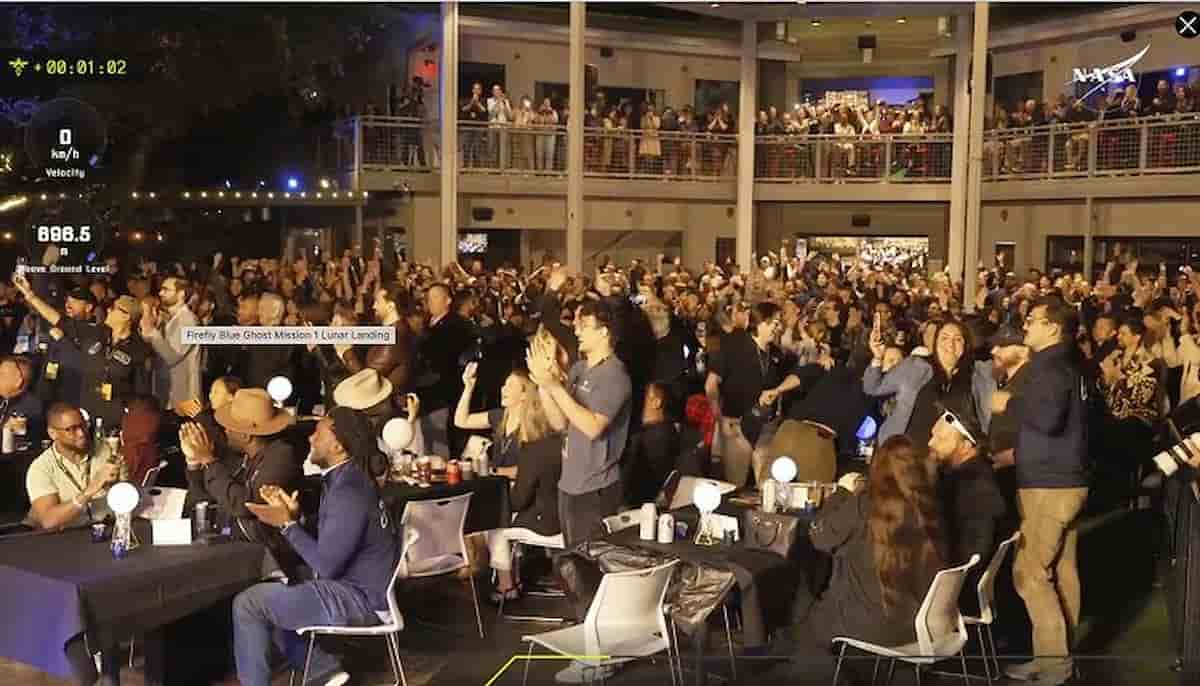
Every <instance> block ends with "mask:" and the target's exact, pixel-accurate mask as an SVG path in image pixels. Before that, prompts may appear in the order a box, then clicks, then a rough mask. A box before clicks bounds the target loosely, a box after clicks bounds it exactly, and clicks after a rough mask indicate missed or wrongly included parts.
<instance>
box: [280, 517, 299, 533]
mask: <svg viewBox="0 0 1200 686" xmlns="http://www.w3.org/2000/svg"><path fill="white" fill-rule="evenodd" d="M293 526H296V520H294V519H293V520H291V521H289V522H287V523H286V524H284V525H283V527H282V528H280V529H279V531H280V532H281V533H287V530H288V529H290V528H292V527H293Z"/></svg>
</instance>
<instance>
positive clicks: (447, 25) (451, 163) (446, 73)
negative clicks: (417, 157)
mask: <svg viewBox="0 0 1200 686" xmlns="http://www.w3.org/2000/svg"><path fill="white" fill-rule="evenodd" d="M441 58H442V62H441V64H440V65H439V69H438V77H439V79H440V80H441V96H442V99H441V105H442V111H441V127H442V169H441V172H442V175H441V182H442V183H441V210H442V211H441V221H440V223H439V232H438V236H439V240H438V245H439V247H440V250H439V255H440V258H439V261H438V268H439V271H440V268H441V267H442V266H444V265H446V264H448V263H449V262H450V261H452V260H455V259H457V258H458V2H456V0H448V1H447V2H443V3H442V49H441ZM424 228H425V227H418V226H414V227H412V229H411V231H412V232H414V233H415V232H416V231H420V230H422V229H424Z"/></svg>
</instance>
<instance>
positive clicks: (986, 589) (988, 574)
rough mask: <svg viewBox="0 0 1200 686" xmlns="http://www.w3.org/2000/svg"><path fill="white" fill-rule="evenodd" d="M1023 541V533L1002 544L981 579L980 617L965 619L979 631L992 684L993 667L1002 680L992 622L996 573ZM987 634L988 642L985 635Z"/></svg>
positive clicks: (981, 646) (994, 616) (977, 590)
mask: <svg viewBox="0 0 1200 686" xmlns="http://www.w3.org/2000/svg"><path fill="white" fill-rule="evenodd" d="M1019 540H1021V532H1020V531H1018V532H1016V533H1014V534H1013V535H1012V536H1011V537H1010V538H1009V539H1007V540H1005V541H1003V542H1001V543H1000V545H999V546H998V547H997V548H996V553H995V554H994V555H992V561H991V562H989V563H988V566H987V569H986V570H984V572H983V576H981V577H979V585H978V587H977V588H976V592H977V593H978V594H979V616H978V617H963V621H964V622H965V623H966V624H967V626H974V627H976V629H977V630H978V631H979V650H980V652H981V653H983V669H984V672H985V673H986V674H987V682H988V683H989V684H990V683H992V667H993V666H994V667H995V669H996V676H995V678H997V679H999V678H1001V672H1000V660H999V656H998V655H997V654H996V641H995V639H994V638H993V636H992V622H994V621H995V620H996V609H995V602H996V588H995V587H996V572H997V571H999V569H1000V565H1002V564H1004V558H1005V557H1008V551H1009V550H1010V549H1011V548H1012V547H1013V546H1014V545H1016V544H1017V541H1019ZM985 633H986V640H985V637H984V635H985ZM989 650H990V651H991V663H990V664H989V662H988V659H989V658H988V651H989Z"/></svg>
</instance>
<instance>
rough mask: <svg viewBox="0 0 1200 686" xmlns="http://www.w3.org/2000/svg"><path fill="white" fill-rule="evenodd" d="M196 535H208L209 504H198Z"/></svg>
mask: <svg viewBox="0 0 1200 686" xmlns="http://www.w3.org/2000/svg"><path fill="white" fill-rule="evenodd" d="M196 533H197V534H199V535H201V536H203V535H204V534H206V533H208V502H202V503H196Z"/></svg>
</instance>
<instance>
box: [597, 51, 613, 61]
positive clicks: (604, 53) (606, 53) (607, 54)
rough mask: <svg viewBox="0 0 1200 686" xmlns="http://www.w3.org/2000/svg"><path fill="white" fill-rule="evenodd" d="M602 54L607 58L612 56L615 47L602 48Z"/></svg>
mask: <svg viewBox="0 0 1200 686" xmlns="http://www.w3.org/2000/svg"><path fill="white" fill-rule="evenodd" d="M600 56H601V57H603V58H605V59H608V58H610V57H612V56H613V49H612V48H600Z"/></svg>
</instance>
